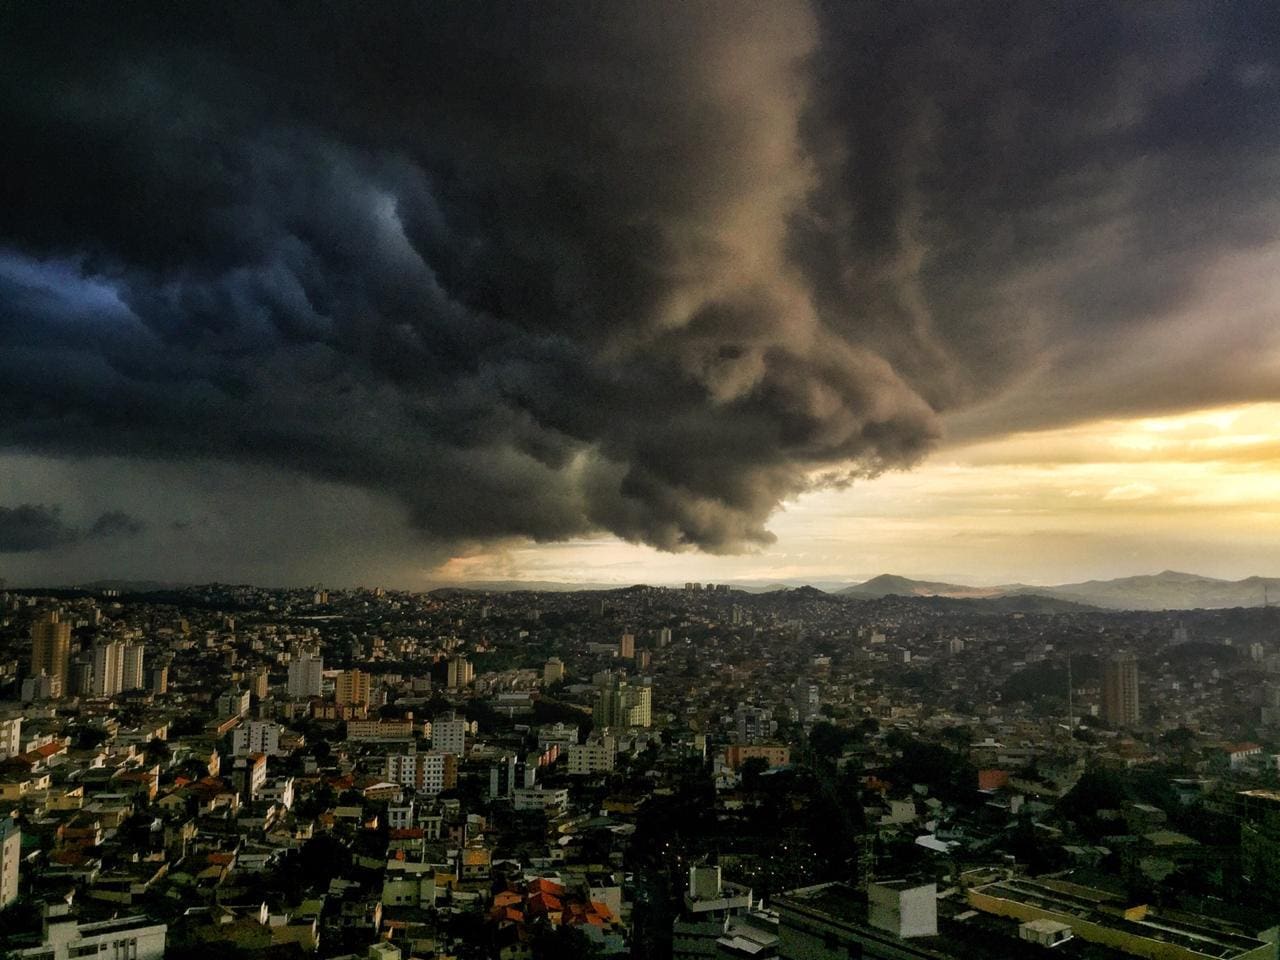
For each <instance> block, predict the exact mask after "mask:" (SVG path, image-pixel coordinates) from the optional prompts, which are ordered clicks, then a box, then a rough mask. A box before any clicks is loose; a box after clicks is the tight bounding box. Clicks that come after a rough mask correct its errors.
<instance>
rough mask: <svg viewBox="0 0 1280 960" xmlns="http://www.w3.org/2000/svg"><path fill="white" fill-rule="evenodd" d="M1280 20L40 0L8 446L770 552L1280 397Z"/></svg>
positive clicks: (434, 528)
mask: <svg viewBox="0 0 1280 960" xmlns="http://www.w3.org/2000/svg"><path fill="white" fill-rule="evenodd" d="M961 9H963V11H964V13H965V16H964V17H963V18H961V17H959V16H958V12H959V11H960V10H961ZM1277 16H1278V15H1277V13H1276V11H1275V10H1274V8H1272V7H1269V6H1267V5H1261V4H1260V5H1257V6H1256V7H1251V6H1250V5H1248V4H1233V5H1231V6H1230V7H1223V6H1222V5H1212V4H1207V3H1206V4H1203V5H1197V4H1178V5H1174V4H1162V5H1131V4H1115V5H1110V4H1093V5H1088V6H1087V7H1079V6H1078V5H1070V4H1062V5H1054V4H1044V3H1030V4H1026V5H1022V6H1018V7H1016V8H1015V9H1013V10H1012V11H1010V10H1009V5H1008V4H992V5H989V6H986V7H984V6H983V5H980V4H966V5H964V7H963V8H954V12H948V9H947V8H945V7H939V5H936V4H923V3H922V4H911V3H906V4H903V3H894V4H884V5H874V4H829V5H826V4H818V5H809V4H804V3H763V2H761V3H751V2H734V3H695V4H684V3H670V4H661V3H656V4H655V3H643V4H640V3H636V4H598V5H597V4H568V3H563V4H560V3H552V4H536V5H535V4H509V5H508V4H455V3H441V4H430V3H425V4H424V3H411V4H410V3H406V4H393V3H376V4H341V3H336V4H315V5H312V4H305V5H293V6H289V5H284V6H282V5H248V4H243V5H233V6H232V7H227V6H225V5H204V4H156V5H151V4H127V5H126V4H121V5H116V6H108V5H98V6H94V7H87V6H84V7H71V6H66V5H60V4H39V5H37V4H25V5H9V6H7V7H6V8H5V10H4V12H3V14H0V20H2V21H3V25H4V28H3V29H2V30H0V64H3V66H0V72H2V73H3V75H4V83H3V84H2V85H0V125H2V127H0V129H3V130H4V139H5V141H6V149H5V150H3V151H0V451H3V453H2V454H0V455H4V456H12V457H25V458H39V459H44V460H49V461H54V462H57V463H61V464H65V469H66V470H67V471H68V473H74V472H75V471H76V470H77V469H78V466H77V465H78V464H85V463H89V462H102V461H104V460H110V461H111V462H112V463H113V464H115V466H113V467H112V470H113V472H114V475H115V477H116V479H117V486H116V487H115V488H114V489H115V490H116V491H120V497H119V498H117V499H118V501H119V506H118V507H117V506H116V504H115V503H113V504H111V510H103V511H100V512H101V513H103V514H106V513H110V514H111V515H112V516H115V515H116V513H118V512H119V511H127V512H128V513H129V514H134V513H137V514H140V515H141V519H139V520H137V521H133V519H132V517H131V516H130V518H129V519H130V521H131V522H136V523H138V524H143V523H144V522H146V523H149V524H150V525H151V526H157V525H156V521H157V520H159V519H162V518H156V517H149V516H147V515H146V514H145V512H144V506H140V505H139V503H138V502H136V501H138V500H139V499H140V495H139V494H138V492H137V490H132V492H130V491H131V484H130V483H129V481H128V474H129V471H128V468H127V465H128V464H131V463H132V464H137V469H138V471H139V473H138V476H139V478H141V477H143V476H144V475H145V476H146V477H148V478H151V479H150V480H149V481H148V482H154V478H155V477H157V476H160V475H162V474H163V473H164V470H165V469H168V468H167V467H163V466H162V467H159V468H158V467H157V466H156V465H157V464H160V465H174V464H177V465H186V466H185V467H184V468H183V469H187V470H189V471H198V470H203V469H205V467H203V466H201V465H207V464H212V465H230V466H237V467H238V466H243V467H245V468H247V469H248V470H249V471H250V475H252V476H261V475H265V474H272V473H275V474H284V475H287V476H297V477H299V478H300V483H301V486H299V489H300V490H308V489H313V488H316V485H319V486H321V487H323V486H324V485H328V484H336V485H339V486H341V487H343V488H352V489H356V490H360V491H365V492H368V493H369V494H370V495H372V496H375V497H381V498H386V499H389V500H390V501H392V502H394V503H395V504H397V505H399V506H400V507H402V508H403V510H404V512H405V515H406V518H407V520H408V524H409V526H410V527H412V529H413V530H415V531H417V534H416V536H418V537H419V538H420V539H422V540H423V541H424V542H426V543H429V544H434V545H438V546H439V548H440V549H441V550H444V551H446V552H447V551H448V550H449V549H450V548H451V547H452V545H457V544H467V543H477V542H480V543H483V542H487V541H494V540H500V539H504V538H531V539H533V540H537V541H554V540H562V539H566V538H572V537H580V536H586V535H593V534H598V533H609V534H613V535H615V536H616V537H619V538H621V539H623V540H626V541H630V542H634V543H643V544H648V545H651V546H654V547H657V548H659V549H661V550H671V551H680V550H686V549H698V550H702V551H708V552H713V553H730V552H737V551H741V550H749V549H753V548H758V547H761V546H763V545H766V544H769V543H770V542H771V541H772V538H773V535H772V534H771V533H770V531H769V529H768V526H767V523H768V520H769V518H770V516H771V515H772V514H774V512H775V511H776V510H777V509H778V507H779V505H780V504H782V503H784V502H785V501H787V500H788V499H790V498H793V497H795V496H797V495H799V494H801V493H804V492H805V491H808V490H812V489H815V488H816V487H821V486H833V485H834V486H838V485H841V484H845V483H848V482H860V481H861V480H862V479H863V478H870V477H874V476H876V475H878V474H880V473H882V472H884V471H886V470H895V469H900V468H909V467H911V466H913V465H915V464H917V463H918V462H920V460H921V459H922V458H923V457H925V456H926V455H927V454H928V453H929V452H930V450H932V449H934V448H935V446H936V445H937V444H938V443H940V442H945V438H946V437H947V436H948V435H956V436H965V437H968V438H975V437H976V438H981V437H986V436H998V435H1001V434H1004V433H1008V432H1010V431H1014V430H1028V429H1036V428H1042V427H1047V426H1052V425H1057V424H1062V423H1068V422H1071V421H1072V420H1073V419H1078V418H1083V417H1086V416H1103V415H1108V414H1113V413H1126V414H1129V413H1141V412H1144V411H1153V412H1154V411H1174V410H1177V409H1181V408H1189V407H1192V406H1195V405H1204V404H1209V403H1228V402H1239V401H1245V400H1253V399H1268V398H1275V397H1276V396H1277V394H1278V390H1277V387H1278V381H1280V364H1278V363H1276V362H1275V357H1276V356H1277V355H1278V354H1277V346H1278V344H1277V341H1278V340H1280V334H1278V333H1277V330H1276V326H1277V325H1276V324H1275V323H1274V316H1275V313H1274V310H1275V308H1276V307H1277V306H1280V304H1278V303H1277V302H1276V299H1275V298H1274V295H1273V294H1272V295H1271V297H1272V299H1270V300H1268V299H1267V295H1268V294H1269V293H1270V281H1267V280H1266V279H1265V278H1266V277H1267V276H1270V275H1272V274H1271V271H1270V268H1271V267H1272V266H1274V258H1273V253H1274V245H1275V242H1276V240H1277V226H1276V225H1277V223H1280V219H1277V213H1278V212H1280V211H1277V209H1276V204H1277V197H1280V192H1278V191H1277V190H1276V187H1277V183H1278V181H1277V176H1278V174H1277V171H1280V163H1278V161H1280V95H1278V94H1280V89H1278V88H1280V62H1278V60H1280V56H1278V51H1277V40H1278V38H1280V23H1277V22H1275V21H1276V17H1277ZM1242 290H1252V291H1256V292H1257V296H1250V297H1245V298H1243V301H1242V298H1241V295H1240V292H1241V291H1242ZM122 463H123V464H124V465H125V466H124V467H121V466H120V465H121V464H122ZM157 471H159V472H157ZM138 482H139V483H142V480H141V479H139V481H138ZM58 495H59V494H58V491H54V492H53V494H51V497H50V502H51V503H52V500H53V499H54V498H56V497H57V496H58ZM66 496H67V498H68V499H71V498H72V497H73V496H74V491H72V490H70V488H68V491H67V492H66ZM142 499H145V498H142ZM254 499H255V498H254V494H253V490H252V485H251V484H249V485H246V488H245V489H244V490H243V502H244V503H245V505H246V506H245V509H246V510H247V511H249V512H252V510H253V509H255V508H254V506H253V502H254ZM0 508H2V511H3V512H0V527H3V528H6V529H7V527H8V526H15V524H17V521H15V520H14V518H15V517H17V516H19V515H18V514H16V513H15V512H14V511H22V510H30V509H34V508H32V507H31V506H30V505H27V506H24V505H23V504H22V503H20V502H16V501H13V500H12V499H11V498H10V497H8V496H7V495H6V494H5V492H4V491H3V490H0ZM41 509H45V508H41ZM317 509H321V508H320V507H319V506H317ZM324 509H326V510H327V509H330V507H329V506H328V505H326V506H325V507H324ZM124 515H125V514H121V516H124ZM23 516H25V514H24V515H23ZM86 516H87V520H86V524H90V523H92V517H88V515H86ZM44 518H45V519H46V520H49V521H50V523H52V524H54V525H55V526H56V525H57V524H59V523H61V522H62V521H60V520H59V519H58V517H57V516H56V515H54V514H47V515H44ZM28 519H30V518H28ZM15 529H17V530H18V532H19V533H22V531H23V530H31V529H34V528H30V527H22V526H15ZM142 529H143V528H142V527H141V526H139V528H138V531H135V532H140V531H141V530H142ZM157 529H158V527H157ZM54 532H55V533H56V530H55V531H54ZM89 532H90V527H89V526H87V525H85V526H83V527H82V529H81V530H80V532H79V534H78V536H81V537H88V536H89ZM122 532H127V531H124V530H123V528H120V527H118V525H117V527H116V528H113V530H111V531H108V533H110V534H111V535H110V536H108V535H106V534H104V535H103V536H102V537H100V538H99V539H100V541H101V542H102V543H103V544H106V543H108V542H109V541H111V540H113V539H115V538H116V536H117V535H118V534H120V533H122ZM36 533H37V534H38V533H39V531H38V530H37V531H36ZM24 536H27V539H26V540H24V541H23V542H24V543H30V544H34V546H29V547H26V548H21V549H28V550H36V549H42V548H41V547H40V545H39V543H36V540H38V539H39V537H36V540H32V539H31V536H33V534H24ZM56 541H57V536H53V539H52V541H51V542H50V544H49V545H50V546H53V545H54V544H55V543H56ZM41 542H43V541H41ZM316 549H317V550H320V551H322V552H323V551H327V550H329V549H331V544H327V543H326V544H324V545H323V546H317V548H316Z"/></svg>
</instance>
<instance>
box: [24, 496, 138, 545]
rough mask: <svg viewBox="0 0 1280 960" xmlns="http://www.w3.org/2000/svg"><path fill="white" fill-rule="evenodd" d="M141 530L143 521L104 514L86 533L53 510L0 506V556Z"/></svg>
mask: <svg viewBox="0 0 1280 960" xmlns="http://www.w3.org/2000/svg"><path fill="white" fill-rule="evenodd" d="M145 529H146V524H145V523H144V522H143V521H141V520H139V519H138V518H137V517H133V516H130V515H129V514H127V513H123V512H121V511H118V510H113V511H109V512H107V513H104V514H102V515H100V516H99V517H98V518H97V519H96V520H94V521H93V522H92V523H91V524H90V525H89V527H88V528H87V529H80V528H79V527H75V526H72V525H69V524H68V523H67V522H66V521H64V520H63V519H62V510H61V509H60V508H58V507H56V506H55V507H48V506H45V505H44V504H35V503H24V504H19V505H18V506H16V507H4V506H0V553H35V552H39V551H44V550H55V549H57V548H59V547H69V546H73V545H75V544H78V543H84V542H86V541H100V540H116V539H120V538H125V537H135V536H137V535H138V534H140V533H142V532H143V530H145Z"/></svg>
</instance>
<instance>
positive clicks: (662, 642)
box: [658, 627, 671, 650]
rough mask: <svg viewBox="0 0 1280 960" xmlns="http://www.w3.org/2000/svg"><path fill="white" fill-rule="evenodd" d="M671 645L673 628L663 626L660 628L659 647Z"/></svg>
mask: <svg viewBox="0 0 1280 960" xmlns="http://www.w3.org/2000/svg"><path fill="white" fill-rule="evenodd" d="M669 646H671V628H670V627H662V628H661V629H659V630H658V649H659V650H661V649H662V648H663V647H669Z"/></svg>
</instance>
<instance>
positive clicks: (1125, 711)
mask: <svg viewBox="0 0 1280 960" xmlns="http://www.w3.org/2000/svg"><path fill="white" fill-rule="evenodd" d="M1102 719H1103V720H1105V721H1106V722H1107V724H1108V725H1109V726H1112V727H1132V726H1136V725H1137V723H1138V660H1137V658H1136V657H1134V656H1133V655H1132V654H1121V655H1119V656H1115V657H1112V658H1111V659H1110V660H1108V661H1107V663H1106V667H1105V669H1104V671H1103V675H1102Z"/></svg>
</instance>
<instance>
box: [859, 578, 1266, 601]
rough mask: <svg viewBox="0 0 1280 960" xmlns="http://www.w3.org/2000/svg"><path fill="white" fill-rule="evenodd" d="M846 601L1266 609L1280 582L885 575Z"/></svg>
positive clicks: (872, 580)
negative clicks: (1047, 582) (973, 580)
mask: <svg viewBox="0 0 1280 960" xmlns="http://www.w3.org/2000/svg"><path fill="white" fill-rule="evenodd" d="M839 593H840V595H841V596H846V597H854V598H858V599H874V598H877V597H886V596H904V597H951V598H959V599H981V598H995V597H1018V596H1023V597H1030V596H1036V597H1049V598H1053V599H1057V600H1066V601H1070V602H1072V603H1078V604H1085V605H1087V606H1093V607H1103V608H1105V609H1109V610H1194V609H1197V608H1206V609H1212V608H1223V607H1260V606H1262V605H1263V602H1264V599H1270V600H1274V601H1276V602H1277V603H1280V578H1277V577H1247V578H1246V579H1244V580H1218V579H1215V578H1213V577H1204V576H1200V575H1199V574H1194V573H1182V572H1180V571H1177V570H1165V571H1163V572H1162V573H1157V574H1152V575H1148V576H1138V577H1119V578H1117V579H1115V580H1086V581H1084V582H1082V583H1064V584H1059V585H1057V586H1051V587H1047V586H1046V587H1042V586H1029V585H1027V584H1022V583H1013V584H1003V585H1001V586H994V587H966V586H961V585H959V584H954V583H938V582H934V581H929V580H911V579H909V578H907V577H899V576H893V575H890V574H884V575H881V576H879V577H873V578H872V579H870V580H868V581H866V582H865V583H858V584H854V585H853V586H850V587H846V588H844V589H843V590H841V591H839Z"/></svg>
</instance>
